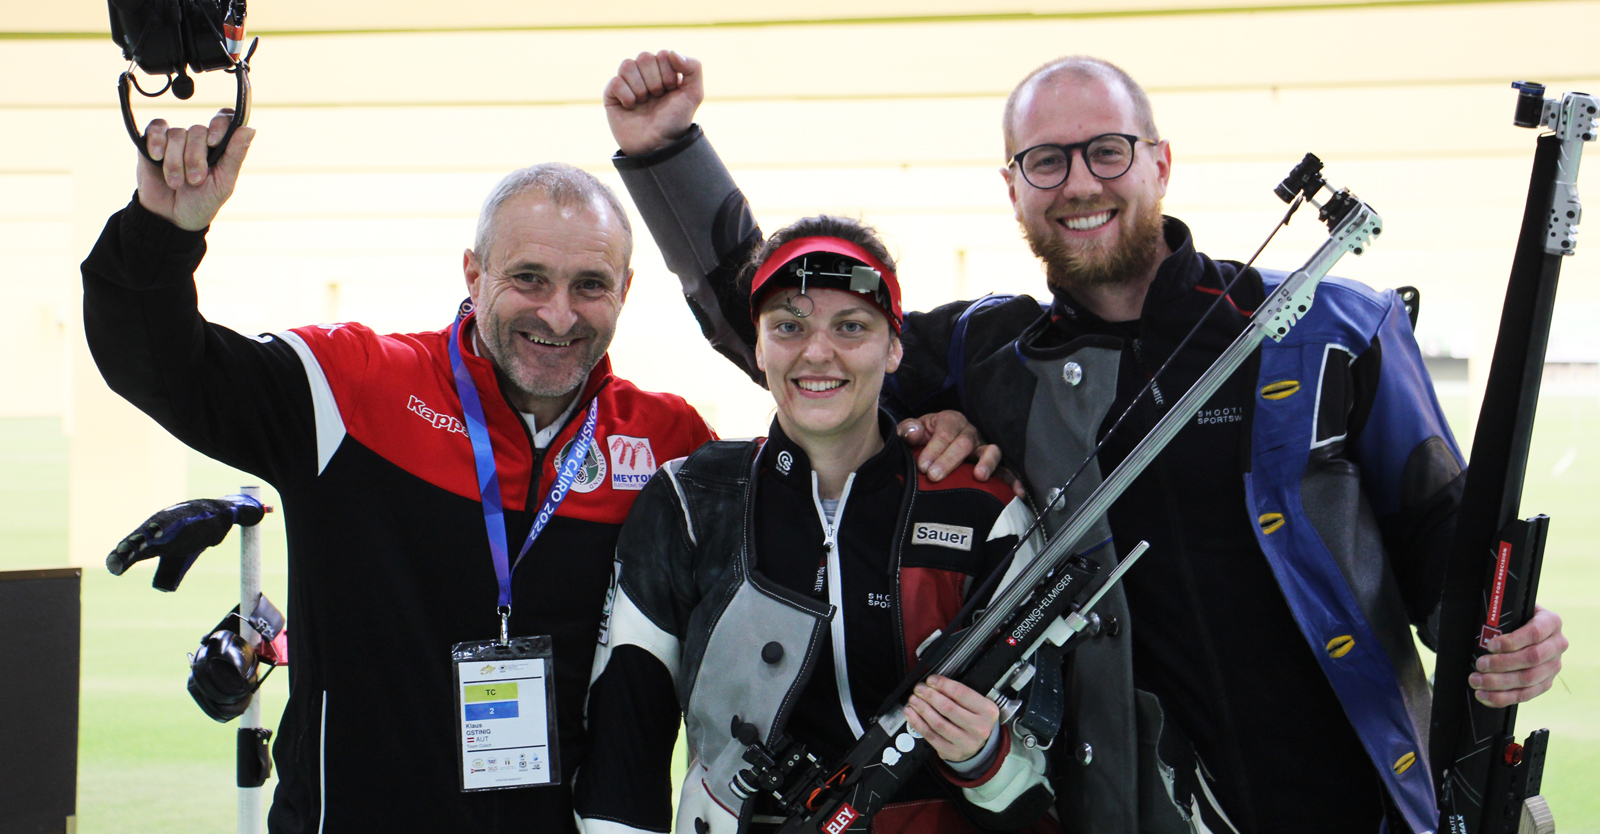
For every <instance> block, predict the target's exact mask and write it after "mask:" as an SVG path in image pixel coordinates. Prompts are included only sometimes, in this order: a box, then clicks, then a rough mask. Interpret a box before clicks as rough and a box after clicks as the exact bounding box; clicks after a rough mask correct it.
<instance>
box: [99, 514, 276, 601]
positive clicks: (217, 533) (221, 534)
mask: <svg viewBox="0 0 1600 834" xmlns="http://www.w3.org/2000/svg"><path fill="white" fill-rule="evenodd" d="M265 513H266V509H265V508H264V507H262V506H261V502H260V501H257V500H256V499H254V498H251V497H250V496H248V495H224V496H222V497H221V498H197V499H195V500H193V501H185V502H183V503H182V504H173V505H172V506H170V507H168V508H166V509H164V510H162V511H161V512H158V513H156V514H155V515H153V516H150V518H148V519H146V520H145V522H144V523H143V524H141V525H139V528H138V529H137V530H134V531H133V532H132V533H129V534H128V537H127V538H125V539H123V540H122V541H120V542H117V546H116V549H114V550H112V551H111V553H110V555H108V556H106V570H109V571H111V575H112V576H121V575H122V572H123V571H125V570H127V569H128V566H129V565H131V564H133V563H134V562H142V561H144V560H145V559H152V558H153V559H157V560H159V561H158V562H157V564H156V578H155V581H154V582H151V583H150V584H151V586H152V587H154V588H155V589H156V590H160V591H176V590H178V583H180V582H182V581H183V575H184V574H186V573H188V572H189V566H190V565H193V564H194V560H195V559H196V558H198V557H199V556H200V551H202V550H205V549H206V548H208V547H211V546H212V545H214V544H217V543H219V542H221V541H222V540H223V539H225V538H227V537H228V531H229V530H230V529H232V528H233V525H235V524H238V525H239V526H241V527H250V526H253V525H255V524H258V523H260V521H261V518H262V516H263V515H265Z"/></svg>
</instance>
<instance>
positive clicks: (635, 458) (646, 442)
mask: <svg viewBox="0 0 1600 834" xmlns="http://www.w3.org/2000/svg"><path fill="white" fill-rule="evenodd" d="M606 447H607V448H609V449H610V450H611V488H612V489H629V490H634V491H638V490H641V489H644V485H645V484H647V483H649V482H650V476H652V475H654V474H655V472H656V453H655V451H654V450H653V449H651V448H650V438H648V437H629V436H627V435H625V434H613V435H611V436H610V437H609V438H606Z"/></svg>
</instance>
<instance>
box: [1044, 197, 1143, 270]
mask: <svg viewBox="0 0 1600 834" xmlns="http://www.w3.org/2000/svg"><path fill="white" fill-rule="evenodd" d="M1046 222H1054V221H1049V220H1047V221H1046ZM1021 225H1022V235H1023V237H1025V238H1027V240H1028V248H1030V249H1032V250H1033V254H1034V256H1035V257H1037V258H1038V259H1039V260H1041V261H1044V266H1045V281H1046V283H1048V284H1049V286H1050V289H1051V290H1052V291H1055V292H1071V291H1072V290H1074V289H1088V288H1091V287H1103V286H1110V285H1115V284H1126V283H1128V282H1130V281H1134V280H1136V279H1137V278H1139V277H1140V276H1141V275H1142V274H1143V273H1144V272H1145V271H1146V270H1147V269H1149V268H1150V264H1151V263H1152V262H1153V261H1154V260H1155V258H1156V251H1157V246H1158V245H1159V243H1160V241H1161V231H1162V219H1161V203H1160V202H1156V203H1155V204H1153V205H1151V206H1150V208H1149V210H1148V211H1146V212H1144V213H1143V214H1141V215H1139V216H1136V217H1134V218H1132V222H1130V223H1129V224H1128V225H1127V227H1126V234H1124V235H1123V237H1122V240H1121V241H1120V242H1118V244H1117V246H1116V248H1114V249H1112V250H1111V251H1109V252H1101V251H1099V250H1094V251H1090V252H1082V251H1076V250H1074V249H1072V248H1071V247H1070V246H1068V245H1067V244H1066V243H1064V242H1063V241H1062V240H1061V239H1060V238H1058V237H1056V236H1054V235H1050V234H1035V232H1034V230H1033V229H1032V228H1030V227H1029V226H1028V225H1027V224H1026V223H1023V224H1021Z"/></svg>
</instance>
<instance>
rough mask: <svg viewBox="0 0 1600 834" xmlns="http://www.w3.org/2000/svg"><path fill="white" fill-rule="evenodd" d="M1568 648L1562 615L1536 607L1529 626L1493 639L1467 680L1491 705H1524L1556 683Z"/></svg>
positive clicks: (1479, 695) (1480, 699) (1487, 703)
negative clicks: (1487, 650) (1563, 656)
mask: <svg viewBox="0 0 1600 834" xmlns="http://www.w3.org/2000/svg"><path fill="white" fill-rule="evenodd" d="M1566 650H1567V638H1566V636H1565V635H1563V634H1562V633H1561V615H1559V614H1557V613H1556V612H1554V611H1551V610H1550V609H1548V608H1545V607H1543V606H1534V612H1533V618H1532V619H1530V620H1528V623H1527V625H1524V626H1523V627H1522V628H1519V629H1517V630H1516V631H1513V632H1510V633H1509V634H1502V635H1500V636H1499V637H1496V638H1494V639H1493V640H1491V641H1490V642H1489V653H1488V654H1486V655H1484V656H1483V657H1480V658H1478V671H1476V672H1473V673H1472V675H1471V677H1469V678H1468V679H1467V681H1468V683H1470V684H1471V685H1472V688H1473V689H1475V690H1477V696H1478V700H1479V701H1481V702H1483V703H1484V704H1486V705H1488V706H1491V707H1508V706H1511V705H1512V704H1520V703H1522V702H1523V701H1529V700H1532V699H1533V698H1535V697H1538V696H1539V695H1541V694H1543V693H1544V692H1545V691H1546V690H1548V689H1549V688H1550V687H1551V686H1552V685H1554V683H1555V679H1556V673H1557V672H1560V671H1561V654H1562V652H1565V651H1566Z"/></svg>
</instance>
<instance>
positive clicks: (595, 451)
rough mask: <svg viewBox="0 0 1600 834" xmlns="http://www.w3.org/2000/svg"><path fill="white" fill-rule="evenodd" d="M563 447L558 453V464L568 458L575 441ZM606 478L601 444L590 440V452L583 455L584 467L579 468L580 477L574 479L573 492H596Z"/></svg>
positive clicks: (570, 441)
mask: <svg viewBox="0 0 1600 834" xmlns="http://www.w3.org/2000/svg"><path fill="white" fill-rule="evenodd" d="M575 440H577V438H573V439H572V440H569V441H567V445H565V446H563V447H561V452H560V453H559V454H557V455H556V465H557V466H559V465H560V464H561V462H562V461H564V460H566V459H567V452H568V451H570V450H571V449H572V443H573V441H575ZM605 479H606V459H605V456H604V455H602V454H600V444H599V443H598V442H596V441H594V440H590V441H589V454H587V455H584V456H583V468H582V469H579V470H578V477H576V478H573V479H572V491H573V492H594V491H595V490H597V489H599V488H600V482H601V481H604V480H605Z"/></svg>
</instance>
